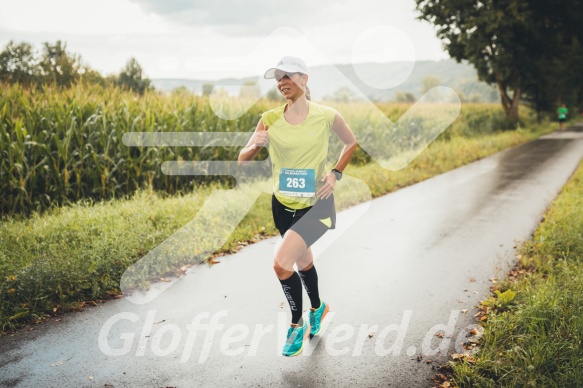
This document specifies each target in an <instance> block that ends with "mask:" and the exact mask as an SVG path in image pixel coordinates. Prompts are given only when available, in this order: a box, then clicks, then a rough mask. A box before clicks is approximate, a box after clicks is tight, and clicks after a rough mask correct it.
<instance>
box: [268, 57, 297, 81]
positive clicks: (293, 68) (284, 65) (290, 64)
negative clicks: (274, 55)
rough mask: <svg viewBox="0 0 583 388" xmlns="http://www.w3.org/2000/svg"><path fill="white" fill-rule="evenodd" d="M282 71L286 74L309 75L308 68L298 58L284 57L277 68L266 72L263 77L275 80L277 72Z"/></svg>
mask: <svg viewBox="0 0 583 388" xmlns="http://www.w3.org/2000/svg"><path fill="white" fill-rule="evenodd" d="M276 70H281V71H285V72H286V73H302V74H308V67H307V66H306V64H305V63H304V61H302V60H301V59H300V58H298V57H283V58H281V60H280V61H279V63H278V64H277V66H275V67H272V68H271V69H269V70H267V71H266V72H265V75H264V76H263V77H264V78H265V79H271V78H275V71H276Z"/></svg>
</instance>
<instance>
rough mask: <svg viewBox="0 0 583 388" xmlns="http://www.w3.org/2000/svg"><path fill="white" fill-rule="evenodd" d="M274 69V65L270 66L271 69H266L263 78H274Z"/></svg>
mask: <svg viewBox="0 0 583 388" xmlns="http://www.w3.org/2000/svg"><path fill="white" fill-rule="evenodd" d="M276 70H277V69H276V68H275V67H272V68H271V69H269V70H267V71H266V72H265V74H264V75H263V78H265V79H272V78H275V71H276Z"/></svg>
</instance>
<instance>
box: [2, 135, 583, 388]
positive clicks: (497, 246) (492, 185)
mask: <svg viewBox="0 0 583 388" xmlns="http://www.w3.org/2000/svg"><path fill="white" fill-rule="evenodd" d="M575 129H577V130H583V127H578V128H575ZM582 157H583V132H581V131H579V132H577V131H567V132H562V133H554V134H551V135H547V136H544V137H543V138H540V139H538V140H535V141H532V142H530V143H527V144H524V145H521V146H518V147H515V148H512V149H510V150H507V151H504V152H501V153H498V154H496V155H494V156H492V157H489V158H485V159H483V160H480V161H477V162H475V163H472V164H470V165H467V166H464V167H462V168H459V169H456V170H454V171H451V172H448V173H446V174H442V175H440V176H437V177H434V178H432V179H429V180H427V181H424V182H421V183H419V184H416V185H413V186H410V187H407V188H405V189H402V190H399V191H397V192H395V193H392V194H389V195H386V196H384V197H381V198H377V199H375V200H373V201H372V202H369V203H365V204H361V205H358V206H355V207H353V208H350V209H348V210H346V211H343V212H341V213H339V214H338V224H339V225H343V227H342V228H339V229H337V230H335V231H333V232H331V233H328V234H327V235H326V236H325V237H324V238H323V240H322V241H319V242H318V243H317V244H316V246H315V247H314V251H315V253H316V255H317V257H316V260H315V262H316V267H317V270H318V274H319V279H320V290H321V291H320V294H321V296H322V298H323V299H324V300H325V301H327V302H328V303H329V304H330V306H331V313H330V314H329V318H328V319H327V320H326V321H325V329H324V330H323V333H322V334H321V335H320V337H319V340H318V337H316V338H314V339H312V341H311V342H310V343H309V344H308V345H307V346H306V348H305V350H304V352H303V353H302V355H300V356H298V357H295V358H285V357H282V356H280V355H279V354H280V352H281V347H282V341H284V338H285V334H286V332H287V327H288V325H287V322H288V319H289V315H288V314H289V311H288V306H287V303H286V302H285V299H284V296H283V293H282V291H281V286H280V284H279V282H278V281H277V279H276V277H275V275H274V273H273V269H272V257H273V249H274V246H275V244H276V242H277V241H278V239H279V238H273V239H269V240H264V241H261V242H259V243H256V244H254V245H252V246H249V247H246V248H245V249H243V250H241V251H240V252H238V253H236V254H234V255H231V256H228V257H221V258H220V259H221V264H219V265H215V266H213V267H207V266H198V267H195V268H193V269H192V270H191V271H190V272H189V273H188V274H187V275H186V276H185V277H183V278H182V279H181V280H180V281H178V282H177V283H176V284H174V285H173V286H172V287H171V288H169V289H168V290H166V291H165V292H164V293H162V294H161V295H160V296H159V297H158V298H156V299H155V300H153V301H152V302H150V303H147V304H144V305H136V304H133V303H131V302H129V301H128V300H125V299H118V300H112V301H108V302H107V303H105V304H102V305H98V306H97V307H92V308H90V309H88V310H87V311H85V312H79V313H70V314H67V315H65V316H63V317H61V318H62V319H61V321H59V322H55V321H52V320H51V321H49V322H47V323H46V324H42V325H37V326H35V330H33V331H20V332H18V333H16V334H15V335H14V336H11V337H3V338H2V339H0V386H18V387H39V386H43V387H85V386H87V387H90V386H94V387H103V386H105V385H107V384H109V385H111V386H114V387H166V386H176V387H198V386H283V387H300V386H301V387H310V386H354V385H357V386H370V387H373V386H389V387H427V386H430V385H431V380H430V378H431V376H432V375H433V374H432V370H431V366H432V365H438V364H439V363H440V362H444V361H445V360H446V359H447V354H448V352H450V353H451V352H455V351H456V345H455V342H456V338H457V337H458V336H460V338H463V337H464V335H465V333H466V331H467V330H468V329H470V328H471V326H468V325H471V324H472V323H473V322H474V319H473V315H474V313H475V312H476V311H477V310H476V309H475V308H474V307H473V306H475V305H476V304H477V303H478V302H479V301H480V300H482V299H484V298H485V297H486V296H487V295H488V294H489V287H490V286H491V284H492V283H491V281H490V280H489V279H490V278H493V277H503V276H504V274H505V272H506V271H507V270H508V269H509V268H510V267H511V265H512V263H513V261H514V255H515V251H514V247H515V245H516V243H517V242H518V241H521V240H525V239H528V238H529V237H530V236H531V234H532V232H533V231H534V229H535V228H536V226H537V224H538V223H539V222H540V221H541V218H542V215H543V213H544V211H545V209H546V207H547V206H548V204H549V203H550V202H551V201H552V200H553V199H554V197H555V196H556V195H557V193H558V191H559V190H560V188H561V187H562V186H563V185H564V184H565V182H566V181H567V179H568V178H569V176H570V175H571V174H572V173H573V171H574V170H575V168H576V167H577V165H578V163H579V162H580V160H581V158H582ZM332 242H333V244H332ZM318 247H320V248H318ZM324 247H327V248H326V249H324ZM308 305H309V301H308V298H307V297H306V296H305V294H304V306H305V307H306V308H307V307H309V306H308ZM463 309H467V310H468V311H467V312H466V313H463V312H462V310H463ZM438 330H444V331H445V336H444V338H440V337H438V336H435V334H436V333H437V331H438ZM460 333H461V334H460ZM458 349H459V346H458ZM438 352H439V353H438ZM419 355H422V356H423V359H422V361H421V362H418V361H417V356H419ZM428 359H432V360H434V362H433V363H431V364H427V363H426V361H427V360H428Z"/></svg>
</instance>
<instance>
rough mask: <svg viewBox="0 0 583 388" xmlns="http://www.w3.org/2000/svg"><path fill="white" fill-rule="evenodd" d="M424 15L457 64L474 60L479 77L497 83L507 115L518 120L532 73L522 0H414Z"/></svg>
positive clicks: (529, 28)
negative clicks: (525, 81) (526, 81)
mask: <svg viewBox="0 0 583 388" xmlns="http://www.w3.org/2000/svg"><path fill="white" fill-rule="evenodd" d="M416 3H417V10H419V11H420V12H421V16H420V17H419V18H420V19H423V20H427V21H429V22H431V23H433V24H434V25H436V26H437V36H438V37H439V38H440V39H441V40H442V41H443V43H444V46H445V49H446V50H447V51H448V53H449V55H450V56H451V57H453V58H455V59H456V60H457V61H458V62H461V61H462V60H463V59H466V60H468V62H470V63H472V64H473V65H474V66H475V68H476V70H477V72H478V77H479V78H480V79H481V80H483V81H486V82H487V83H490V84H495V85H497V87H498V90H499V92H500V98H501V102H502V106H503V108H504V111H505V112H506V116H507V117H508V119H509V120H511V121H512V122H514V123H516V122H517V121H518V108H519V102H520V97H521V93H522V89H523V87H524V80H525V79H527V78H528V77H529V75H530V66H531V64H532V62H531V60H530V55H531V53H529V52H528V44H527V43H526V42H528V40H529V39H531V38H532V34H531V32H532V25H531V24H529V22H530V17H531V15H530V12H529V10H528V5H527V4H526V2H525V1H519V0H416Z"/></svg>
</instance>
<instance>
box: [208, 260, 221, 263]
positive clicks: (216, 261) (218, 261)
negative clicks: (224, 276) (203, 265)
mask: <svg viewBox="0 0 583 388" xmlns="http://www.w3.org/2000/svg"><path fill="white" fill-rule="evenodd" d="M220 262H221V261H220V260H215V259H209V264H219V263H220Z"/></svg>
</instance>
